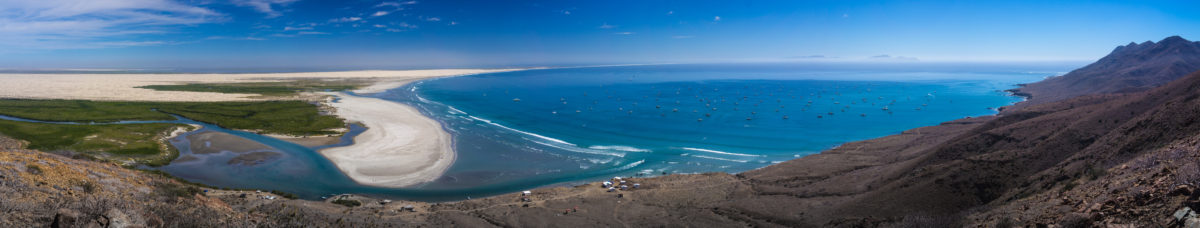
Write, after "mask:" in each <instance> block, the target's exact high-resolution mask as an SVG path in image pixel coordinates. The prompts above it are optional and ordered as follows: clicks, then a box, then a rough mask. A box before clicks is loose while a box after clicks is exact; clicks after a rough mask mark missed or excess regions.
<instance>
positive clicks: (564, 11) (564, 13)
mask: <svg viewBox="0 0 1200 228" xmlns="http://www.w3.org/2000/svg"><path fill="white" fill-rule="evenodd" d="M562 13H563V15H571V11H570V10H563V11H562Z"/></svg>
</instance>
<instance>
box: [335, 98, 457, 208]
mask: <svg viewBox="0 0 1200 228" xmlns="http://www.w3.org/2000/svg"><path fill="white" fill-rule="evenodd" d="M327 94H330V95H335V96H338V97H340V98H341V100H340V101H339V102H337V103H329V104H330V105H331V106H333V107H335V108H337V113H336V114H337V115H338V116H340V117H342V118H345V119H346V120H348V121H351V122H360V123H362V124H363V125H364V126H366V127H367V130H366V131H365V132H363V133H362V134H360V135H358V136H356V137H354V142H355V143H354V145H350V146H345V147H336V148H329V149H325V150H322V151H321V154H322V155H325V157H327V158H329V160H330V161H332V162H333V163H334V164H335V165H337V167H338V168H339V169H341V170H342V172H343V173H345V174H346V175H347V176H349V177H350V178H351V179H354V180H355V181H357V182H358V183H361V184H365V185H372V186H381V187H406V186H412V185H415V184H419V183H423V182H428V181H432V180H435V179H437V178H438V177H440V176H441V175H442V173H444V172H445V171H446V169H447V168H449V167H450V164H451V163H453V162H454V158H455V154H454V149H453V148H452V145H451V140H450V134H448V133H446V131H445V130H443V129H442V126H441V124H440V123H438V122H437V121H435V120H433V119H430V118H429V117H425V116H424V115H422V114H421V113H420V112H419V111H417V109H416V108H413V107H410V106H407V105H403V104H400V103H396V102H391V101H386V100H382V99H378V98H369V97H356V96H349V95H346V94H344V93H338V94H334V93H327Z"/></svg>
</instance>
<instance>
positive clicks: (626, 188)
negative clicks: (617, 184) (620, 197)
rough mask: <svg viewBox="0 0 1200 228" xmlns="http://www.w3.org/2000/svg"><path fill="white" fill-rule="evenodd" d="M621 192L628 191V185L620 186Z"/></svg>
mask: <svg viewBox="0 0 1200 228" xmlns="http://www.w3.org/2000/svg"><path fill="white" fill-rule="evenodd" d="M621 190H629V185H621Z"/></svg>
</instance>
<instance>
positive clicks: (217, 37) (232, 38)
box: [206, 36, 267, 40]
mask: <svg viewBox="0 0 1200 228" xmlns="http://www.w3.org/2000/svg"><path fill="white" fill-rule="evenodd" d="M206 40H267V39H265V38H259V37H253V36H247V37H228V36H210V37H208V38H206Z"/></svg>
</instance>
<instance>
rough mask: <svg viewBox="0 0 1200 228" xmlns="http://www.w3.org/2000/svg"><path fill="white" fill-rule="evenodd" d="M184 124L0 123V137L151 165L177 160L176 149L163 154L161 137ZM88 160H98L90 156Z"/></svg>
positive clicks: (32, 146)
mask: <svg viewBox="0 0 1200 228" xmlns="http://www.w3.org/2000/svg"><path fill="white" fill-rule="evenodd" d="M180 126H187V125H181V124H114V125H68V124H45V123H29V122H18V121H9V120H0V134H4V135H7V136H9V137H13V138H16V139H20V140H25V141H28V142H29V145H28V146H27V147H28V148H29V149H35V150H42V151H59V150H68V151H74V152H78V153H84V154H98V153H105V154H108V155H112V156H117V157H124V158H134V159H137V160H139V161H142V162H144V163H145V164H148V165H162V164H166V163H167V162H169V161H170V160H172V159H174V158H175V156H177V154H176V153H175V152H174V150H171V151H170V152H166V153H164V148H165V146H164V145H163V144H165V143H163V142H161V141H160V140H159V139H161V138H160V137H161V135H166V134H167V133H169V131H171V130H173V129H174V128H175V127H180ZM89 157H95V156H90V155H89Z"/></svg>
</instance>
